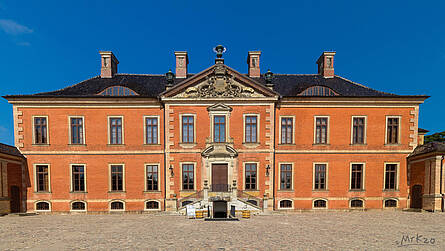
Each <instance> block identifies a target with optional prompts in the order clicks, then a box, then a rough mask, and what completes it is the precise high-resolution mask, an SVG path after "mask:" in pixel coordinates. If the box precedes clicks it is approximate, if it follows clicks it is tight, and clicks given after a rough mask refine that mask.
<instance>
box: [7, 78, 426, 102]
mask: <svg viewBox="0 0 445 251" xmlns="http://www.w3.org/2000/svg"><path fill="white" fill-rule="evenodd" d="M193 75H194V74H189V75H188V76H187V78H190V77H191V76H193ZM245 76H247V74H245ZM253 79H254V80H255V81H257V82H258V83H260V84H263V85H265V84H266V81H265V79H264V75H262V76H261V77H260V78H253ZM182 81H184V79H175V82H174V84H178V83H180V82H182ZM166 83H167V81H166V78H165V76H164V75H149V74H116V75H115V76H114V77H113V78H101V77H100V76H96V77H93V78H90V79H87V80H85V81H82V82H80V83H78V84H75V85H72V86H69V87H66V88H63V89H60V90H57V91H51V92H43V93H37V94H31V95H8V96H5V98H8V97H109V96H97V95H96V94H98V93H100V92H101V91H103V90H104V89H106V88H107V87H110V86H116V85H119V86H125V87H128V88H130V89H132V90H133V91H135V92H136V93H138V94H139V96H138V97H150V98H155V97H158V95H159V94H160V93H161V92H163V91H164V90H165V85H166ZM272 83H273V84H275V86H274V91H276V92H278V93H279V94H280V95H281V96H282V97H295V96H297V95H298V94H299V93H301V92H302V91H304V90H305V89H306V88H308V87H311V86H325V87H328V88H331V89H332V90H333V91H334V92H336V93H337V94H339V95H340V96H346V97H406V96H400V95H395V94H391V93H385V92H381V91H377V90H374V89H371V88H369V87H366V86H363V85H361V84H357V83H355V82H352V81H350V80H347V79H345V78H342V77H339V76H335V77H334V78H324V77H322V76H320V75H318V74H274V78H273V81H272ZM131 97H135V96H131ZM416 97H419V96H416ZM422 97H427V96H422Z"/></svg>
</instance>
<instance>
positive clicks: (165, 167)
mask: <svg viewBox="0 0 445 251" xmlns="http://www.w3.org/2000/svg"><path fill="white" fill-rule="evenodd" d="M161 104H162V106H163V108H164V123H163V124H164V211H167V207H166V205H167V156H166V153H165V151H166V142H165V139H166V137H165V127H166V126H165V120H166V116H165V114H166V111H165V104H163V103H161Z"/></svg>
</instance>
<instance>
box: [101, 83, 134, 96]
mask: <svg viewBox="0 0 445 251" xmlns="http://www.w3.org/2000/svg"><path fill="white" fill-rule="evenodd" d="M97 95H102V96H135V95H138V94H137V93H136V92H135V91H133V90H131V89H130V88H127V87H124V86H118V85H117V86H110V87H108V88H107V89H105V90H103V91H101V92H99V94H97Z"/></svg>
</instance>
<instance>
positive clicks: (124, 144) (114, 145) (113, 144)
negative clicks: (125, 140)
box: [107, 144, 125, 146]
mask: <svg viewBox="0 0 445 251" xmlns="http://www.w3.org/2000/svg"><path fill="white" fill-rule="evenodd" d="M107 146H125V144H107Z"/></svg>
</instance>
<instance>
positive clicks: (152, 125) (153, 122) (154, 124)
mask: <svg viewBox="0 0 445 251" xmlns="http://www.w3.org/2000/svg"><path fill="white" fill-rule="evenodd" d="M145 143H146V144H158V118H145Z"/></svg>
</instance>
